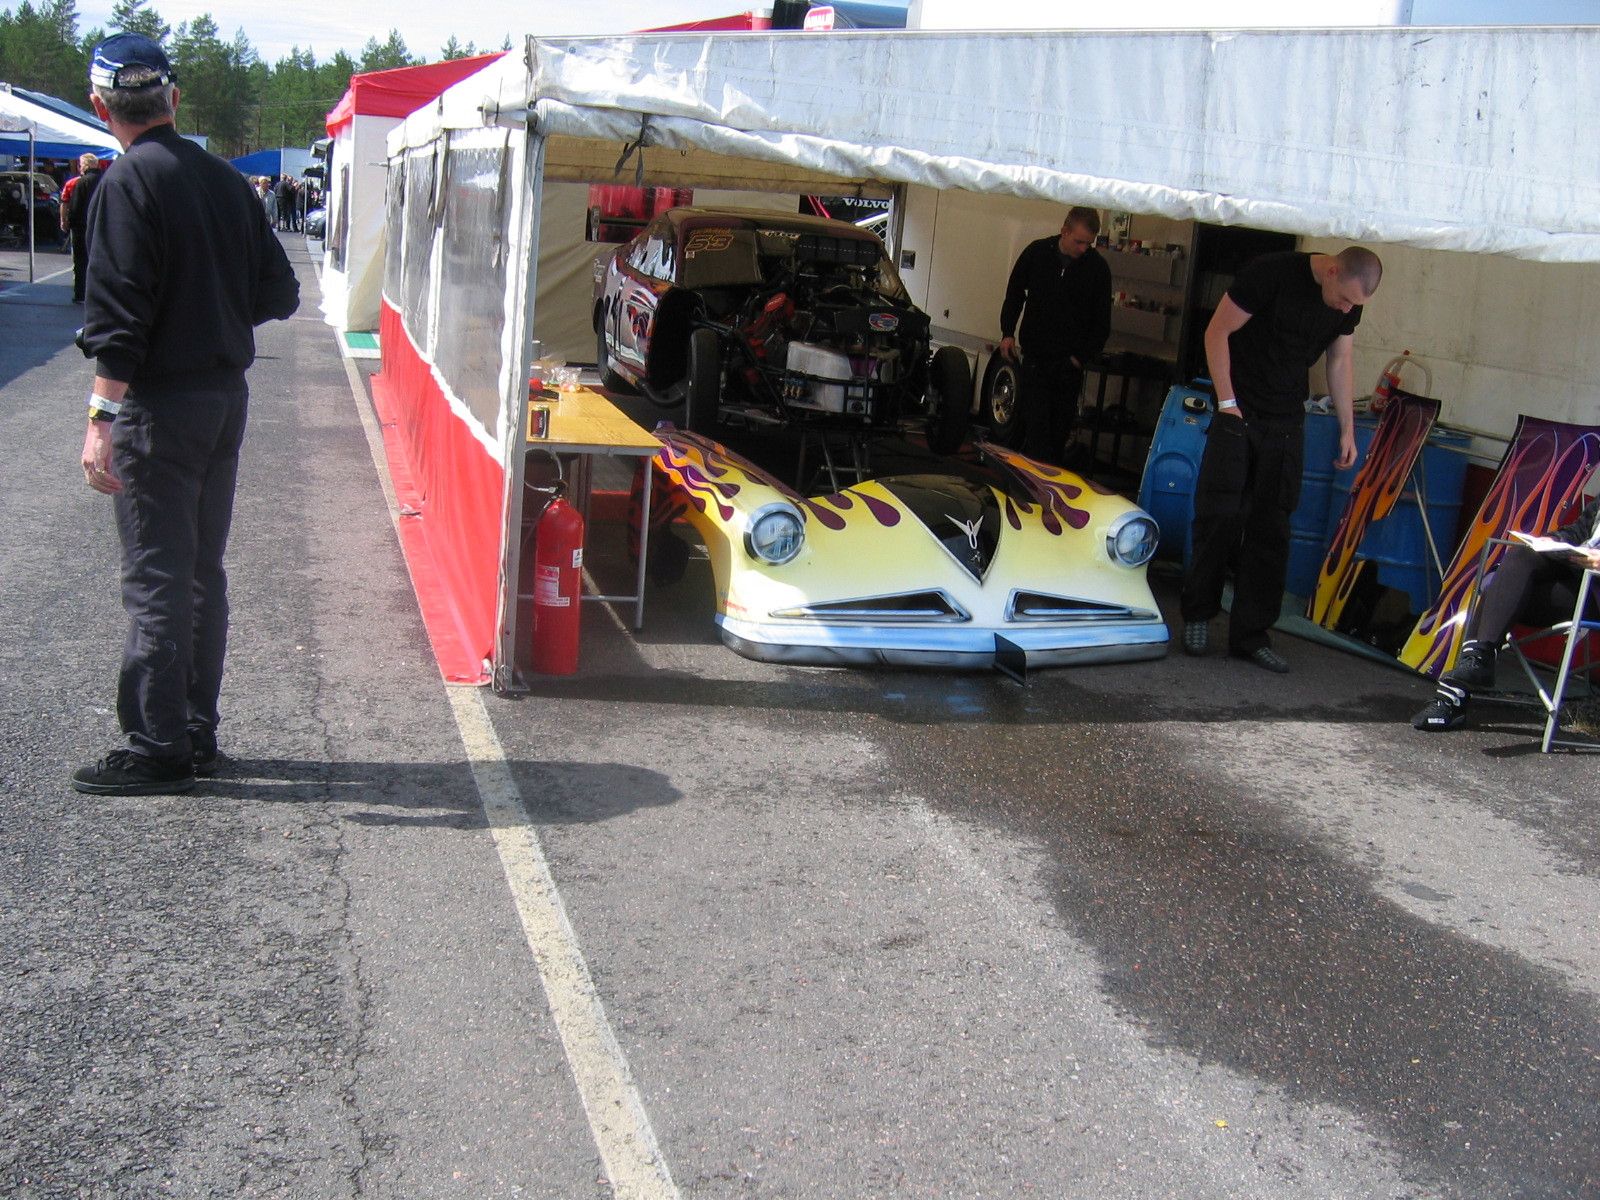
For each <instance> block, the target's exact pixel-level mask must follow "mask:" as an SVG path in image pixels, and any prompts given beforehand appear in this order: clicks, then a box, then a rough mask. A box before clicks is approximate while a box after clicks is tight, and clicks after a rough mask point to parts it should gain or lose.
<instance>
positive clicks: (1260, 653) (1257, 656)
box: [1234, 646, 1289, 675]
mask: <svg viewBox="0 0 1600 1200" xmlns="http://www.w3.org/2000/svg"><path fill="white" fill-rule="evenodd" d="M1234 657H1235V658H1238V659H1243V660H1244V661H1245V662H1247V663H1253V664H1254V665H1255V666H1258V667H1260V668H1261V669H1262V670H1263V671H1271V672H1272V673H1273V674H1274V675H1287V674H1288V673H1289V660H1288V659H1286V658H1284V657H1283V655H1281V654H1279V653H1278V652H1277V651H1276V650H1274V649H1273V648H1272V647H1271V646H1260V647H1257V648H1256V649H1254V650H1252V651H1250V653H1248V654H1235V655H1234Z"/></svg>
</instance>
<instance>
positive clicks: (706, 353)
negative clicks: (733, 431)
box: [593, 208, 972, 454]
mask: <svg viewBox="0 0 1600 1200" xmlns="http://www.w3.org/2000/svg"><path fill="white" fill-rule="evenodd" d="M594 282H595V291H594V311H593V318H594V328H595V338H596V345H595V354H596V359H597V361H598V363H599V367H600V372H601V378H602V380H603V382H604V383H605V385H606V387H607V388H610V389H612V390H614V391H624V392H637V393H640V394H642V395H644V396H646V397H648V398H649V399H651V400H653V401H655V402H656V403H658V404H661V405H664V406H667V405H671V406H676V405H679V404H681V405H683V411H682V416H681V419H680V420H679V424H681V425H682V426H683V427H684V428H686V429H689V430H692V431H695V432H698V433H709V432H711V430H712V429H713V427H714V426H715V425H716V423H717V421H718V420H719V418H720V417H723V416H726V415H731V414H734V413H738V414H740V415H741V416H742V417H743V418H744V419H746V420H747V421H750V420H754V421H758V422H759V421H767V422H775V423H780V424H784V425H788V426H809V427H822V428H825V429H829V430H845V431H852V432H864V433H873V434H878V433H891V432H898V431H899V430H900V429H901V428H902V425H903V424H904V423H912V424H915V425H920V426H922V427H923V428H924V429H925V431H926V433H927V437H928V443H929V446H930V447H931V448H932V449H933V450H934V452H935V453H938V454H951V453H954V452H955V450H956V449H957V448H958V447H959V446H960V445H961V442H962V440H963V438H964V437H965V436H966V430H967V421H968V408H967V405H968V397H969V394H970V392H971V385H972V379H971V370H970V367H969V366H968V364H967V358H966V355H965V354H964V353H963V352H962V351H961V350H959V349H957V348H956V347H954V346H946V347H942V348H940V349H938V350H935V349H933V347H932V345H931V344H930V341H929V321H928V316H927V314H926V313H924V312H922V311H921V310H920V309H918V308H917V307H916V306H915V305H914V304H912V303H911V298H910V295H909V294H908V293H907V291H906V289H905V286H904V285H903V284H902V283H901V282H900V277H899V276H898V275H897V274H896V273H895V269H894V264H893V263H892V262H890V261H889V255H888V253H887V252H886V251H885V249H884V246H883V243H882V242H881V241H879V240H878V237H877V235H876V234H874V233H872V232H871V231H870V230H867V229H863V228H861V227H859V226H856V225H852V224H851V223H850V222H848V221H835V220H829V219H826V218H822V217H809V216H801V215H798V214H785V213H780V212H770V211H758V210H753V209H733V208H726V209H725V208H717V209H713V208H673V209H669V210H667V211H666V212H664V213H661V214H660V215H658V216H657V217H655V218H654V219H653V220H652V221H651V222H650V223H649V224H648V225H646V226H645V228H644V229H642V230H641V231H640V232H639V234H638V235H637V236H636V237H635V238H634V239H633V240H632V241H631V242H628V243H627V244H626V245H624V246H621V247H619V248H618V249H617V250H616V251H615V252H614V253H612V254H610V255H608V256H604V257H602V258H601V259H600V260H599V261H598V262H597V263H596V264H595V281H594Z"/></svg>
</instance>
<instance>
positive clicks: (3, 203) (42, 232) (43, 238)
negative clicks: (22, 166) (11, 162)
mask: <svg viewBox="0 0 1600 1200" xmlns="http://www.w3.org/2000/svg"><path fill="white" fill-rule="evenodd" d="M24 193H31V195H30V198H29V200H28V201H27V202H24V200H23V195H24ZM28 208H31V210H32V212H33V240H34V245H36V246H55V247H64V246H65V245H66V239H65V238H64V237H63V236H62V233H61V188H60V187H59V186H58V185H57V183H56V181H55V180H54V179H52V178H51V177H50V176H49V175H46V174H45V173H44V172H43V171H34V172H32V174H31V176H30V174H29V172H27V171H0V224H3V225H8V226H9V225H15V226H17V227H18V229H17V233H18V236H19V239H20V240H21V241H22V242H24V243H26V241H27V237H28V232H27V227H26V226H25V225H23V220H24V218H23V212H24V210H25V209H28Z"/></svg>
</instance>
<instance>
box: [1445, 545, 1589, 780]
mask: <svg viewBox="0 0 1600 1200" xmlns="http://www.w3.org/2000/svg"><path fill="white" fill-rule="evenodd" d="M1515 544H1516V543H1515V542H1513V541H1511V540H1510V539H1508V538H1490V539H1489V540H1488V541H1487V542H1485V544H1484V547H1483V551H1482V553H1481V554H1480V556H1479V560H1478V580H1479V585H1478V588H1477V589H1475V590H1476V593H1477V594H1475V595H1474V597H1473V603H1474V604H1476V603H1477V601H1478V599H1479V597H1480V596H1481V593H1482V580H1483V578H1484V569H1485V568H1486V567H1487V566H1488V563H1489V558H1490V555H1491V554H1492V553H1493V549H1492V548H1493V547H1495V546H1512V545H1515ZM1597 580H1600V571H1592V570H1586V571H1584V572H1583V576H1582V579H1581V580H1580V581H1579V583H1578V600H1577V603H1576V604H1575V605H1573V608H1572V615H1571V616H1570V617H1569V618H1567V619H1566V620H1565V621H1557V622H1556V623H1555V624H1554V625H1549V626H1546V627H1545V628H1543V629H1536V630H1534V631H1533V632H1532V633H1525V634H1523V635H1522V636H1521V637H1518V638H1513V639H1512V640H1511V641H1510V642H1508V643H1507V645H1506V649H1507V650H1509V651H1510V652H1511V654H1512V655H1513V656H1514V657H1515V658H1516V660H1517V664H1518V665H1519V666H1520V667H1521V668H1522V672H1523V674H1524V675H1526V676H1527V677H1528V682H1529V683H1530V684H1531V685H1532V687H1533V691H1534V696H1533V697H1525V696H1522V695H1515V694H1508V693H1505V692H1501V691H1498V689H1497V690H1496V691H1494V692H1490V693H1487V694H1483V693H1479V694H1478V695H1477V697H1476V698H1481V699H1484V700H1489V701H1492V702H1496V703H1502V704H1525V705H1529V706H1534V707H1538V708H1540V709H1542V710H1543V711H1544V714H1545V722H1544V737H1543V739H1542V740H1541V741H1540V743H1539V750H1540V752H1541V753H1543V754H1549V753H1550V748H1551V747H1552V746H1564V747H1567V748H1569V749H1574V750H1600V742H1579V741H1573V740H1572V739H1570V738H1558V737H1557V736H1556V734H1557V732H1559V730H1560V727H1561V712H1562V706H1563V705H1565V704H1566V703H1567V701H1568V700H1569V699H1572V697H1570V696H1568V694H1567V690H1568V686H1569V685H1570V684H1571V683H1572V681H1573V678H1574V676H1577V677H1581V678H1582V680H1583V682H1584V690H1583V694H1582V697H1581V698H1587V697H1589V696H1591V695H1593V691H1594V689H1593V679H1592V677H1591V672H1593V671H1594V670H1595V669H1596V667H1600V663H1597V662H1596V661H1595V660H1594V657H1593V654H1592V648H1591V647H1590V646H1589V645H1588V643H1587V642H1585V645H1584V652H1583V655H1582V657H1581V659H1580V658H1579V655H1578V653H1577V650H1578V643H1580V642H1584V640H1585V639H1584V635H1585V634H1589V633H1595V634H1600V621H1597V620H1592V619H1589V618H1586V617H1585V616H1584V615H1583V614H1584V611H1585V608H1586V606H1587V605H1588V603H1589V596H1590V595H1591V592H1592V590H1593V589H1594V588H1596V587H1597V583H1596V581H1597ZM1594 594H1600V592H1597V593H1594ZM1557 637H1558V638H1561V639H1562V649H1561V665H1560V666H1559V667H1558V668H1557V669H1556V677H1555V681H1554V682H1553V683H1552V684H1551V685H1550V686H1549V687H1546V686H1545V682H1544V680H1543V679H1542V678H1541V677H1540V675H1539V667H1537V666H1535V661H1534V659H1532V658H1531V657H1530V656H1529V655H1528V653H1527V649H1526V648H1527V647H1529V646H1531V645H1533V644H1534V643H1536V642H1542V641H1545V640H1547V639H1549V638H1557ZM1540 666H1543V664H1540ZM1544 670H1546V671H1548V670H1549V667H1544Z"/></svg>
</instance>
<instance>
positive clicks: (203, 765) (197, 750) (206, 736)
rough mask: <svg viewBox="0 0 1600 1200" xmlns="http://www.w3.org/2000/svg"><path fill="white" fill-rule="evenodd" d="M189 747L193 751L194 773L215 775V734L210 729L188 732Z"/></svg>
mask: <svg viewBox="0 0 1600 1200" xmlns="http://www.w3.org/2000/svg"><path fill="white" fill-rule="evenodd" d="M189 746H190V748H191V749H192V750H193V751H194V773H195V774H196V775H202V776H208V777H209V776H211V775H215V774H216V773H217V757H218V756H217V734H216V731H215V730H212V729H191V730H189Z"/></svg>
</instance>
